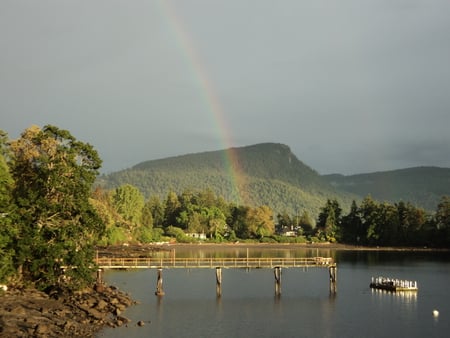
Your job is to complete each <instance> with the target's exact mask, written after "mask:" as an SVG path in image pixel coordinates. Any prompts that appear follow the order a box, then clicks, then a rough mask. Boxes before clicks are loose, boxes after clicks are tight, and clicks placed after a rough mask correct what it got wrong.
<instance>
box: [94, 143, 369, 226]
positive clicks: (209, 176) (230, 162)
mask: <svg viewBox="0 0 450 338" xmlns="http://www.w3.org/2000/svg"><path fill="white" fill-rule="evenodd" d="M97 184H98V185H99V186H101V187H103V188H104V189H108V190H109V189H115V188H117V187H119V186H121V185H124V184H130V185H133V186H135V187H137V188H139V190H140V191H141V192H142V193H143V194H144V196H145V198H149V197H150V196H154V195H156V196H158V197H159V198H160V199H164V198H165V197H166V195H167V192H168V191H169V190H172V191H174V192H176V193H178V194H180V193H182V192H183V191H185V190H192V189H196V190H206V189H210V190H212V191H213V192H214V193H215V194H216V195H218V196H222V197H223V198H224V199H226V200H227V201H233V202H235V203H239V204H245V205H248V206H252V207H257V206H260V205H267V206H269V207H270V208H271V209H272V210H273V211H274V212H275V213H281V212H285V211H286V212H288V213H292V214H295V213H299V212H301V210H305V209H306V210H308V212H309V213H310V214H311V216H313V217H317V215H318V213H319V211H320V208H321V207H322V206H323V205H324V204H325V202H326V201H327V199H337V200H338V201H339V203H340V204H341V206H342V207H343V209H344V210H350V205H351V202H352V200H353V199H357V200H358V199H360V198H359V197H358V196H356V195H353V194H351V193H347V192H345V191H344V192H342V191H339V190H337V189H336V188H334V187H333V186H332V185H331V184H329V183H328V182H327V180H325V179H324V178H323V177H321V176H320V175H319V174H318V173H317V172H316V171H315V170H313V169H311V168H310V167H309V166H307V165H306V164H304V163H303V162H301V161H300V160H299V159H298V158H297V157H296V156H295V155H294V154H293V153H292V152H291V150H290V148H289V147H288V146H286V145H283V144H277V143H262V144H257V145H252V146H246V147H239V148H231V149H226V150H218V151H210V152H203V153H196V154H188V155H183V156H177V157H171V158H165V159H160V160H152V161H146V162H142V163H140V164H137V165H135V166H134V167H132V168H130V169H126V170H122V171H119V172H114V173H110V174H107V175H102V176H100V177H99V179H98V180H97Z"/></svg>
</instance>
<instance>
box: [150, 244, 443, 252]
mask: <svg viewBox="0 0 450 338" xmlns="http://www.w3.org/2000/svg"><path fill="white" fill-rule="evenodd" d="M156 247H166V248H183V247H186V248H195V247H198V248H228V247H232V248H239V247H243V248H245V247H248V248H257V249H291V248H292V249H334V250H349V251H445V252H447V251H450V249H446V248H429V247H380V246H357V245H347V244H340V243H245V242H239V243H203V242H200V243H170V244H163V245H161V246H156Z"/></svg>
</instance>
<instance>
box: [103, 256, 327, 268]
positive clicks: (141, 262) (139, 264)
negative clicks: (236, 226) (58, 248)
mask: <svg viewBox="0 0 450 338" xmlns="http://www.w3.org/2000/svg"><path fill="white" fill-rule="evenodd" d="M96 263H97V265H98V266H99V268H101V269H171V268H184V269H195V268H211V269H212V268H217V267H220V268H248V269H258V268H274V267H282V268H302V267H323V268H328V267H330V266H332V265H333V264H334V262H333V259H332V258H331V257H308V258H304V257H303V258H277V257H271V258H264V257H261V258H249V257H243V258H215V257H210V258H179V257H176V258H173V257H172V258H171V257H167V258H108V257H99V258H97V259H96Z"/></svg>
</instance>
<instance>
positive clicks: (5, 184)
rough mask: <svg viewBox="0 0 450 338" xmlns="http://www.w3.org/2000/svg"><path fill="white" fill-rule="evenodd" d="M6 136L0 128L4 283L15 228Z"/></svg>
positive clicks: (0, 235)
mask: <svg viewBox="0 0 450 338" xmlns="http://www.w3.org/2000/svg"><path fill="white" fill-rule="evenodd" d="M6 140H7V136H6V134H5V133H4V132H3V131H1V130H0V283H5V282H6V281H7V279H8V278H9V277H10V276H11V275H12V274H13V272H14V266H13V257H14V255H15V250H14V243H13V240H14V236H15V235H16V231H17V229H16V228H15V227H14V226H13V219H12V218H13V213H14V205H13V203H12V195H11V192H12V188H13V179H12V177H11V174H10V172H9V168H8V165H7V163H6V159H5V156H7V148H6V147H7V142H6Z"/></svg>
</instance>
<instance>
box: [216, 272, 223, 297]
mask: <svg viewBox="0 0 450 338" xmlns="http://www.w3.org/2000/svg"><path fill="white" fill-rule="evenodd" d="M216 295H217V297H221V296H222V268H221V267H217V268H216Z"/></svg>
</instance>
